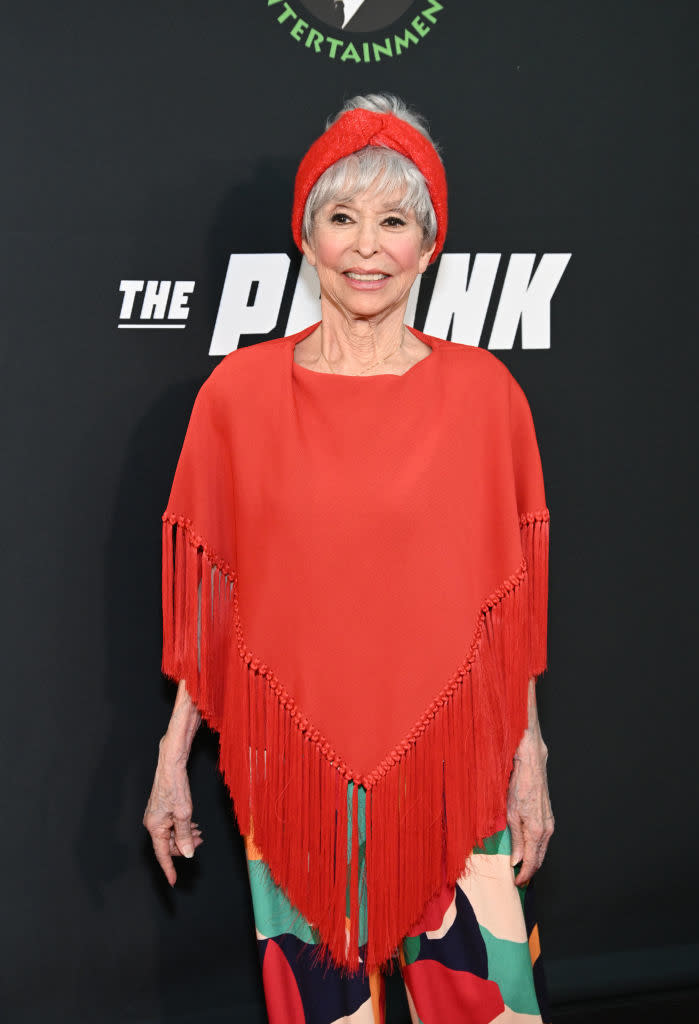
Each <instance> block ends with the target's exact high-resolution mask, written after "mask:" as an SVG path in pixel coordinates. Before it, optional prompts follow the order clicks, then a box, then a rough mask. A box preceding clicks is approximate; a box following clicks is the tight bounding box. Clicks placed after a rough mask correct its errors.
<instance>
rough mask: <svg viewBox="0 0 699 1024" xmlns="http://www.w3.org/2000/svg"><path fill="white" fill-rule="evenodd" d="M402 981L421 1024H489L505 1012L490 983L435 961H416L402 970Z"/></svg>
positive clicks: (498, 994)
mask: <svg viewBox="0 0 699 1024" xmlns="http://www.w3.org/2000/svg"><path fill="white" fill-rule="evenodd" d="M403 978H404V979H405V984H406V986H407V989H408V991H409V992H410V995H411V997H412V1000H413V1003H414V1004H415V1009H416V1011H417V1014H418V1016H419V1018H420V1020H421V1021H422V1024H446V1022H447V1021H459V1020H463V1021H468V1022H469V1024H491V1022H492V1021H494V1020H496V1018H497V1017H498V1016H499V1015H500V1014H501V1013H502V1012H503V1011H504V1009H505V1003H504V1002H503V998H502V995H501V993H500V989H499V988H498V986H497V985H496V984H495V982H494V981H489V980H488V979H487V978H479V977H478V975H477V974H469V972H468V971H453V970H451V969H450V968H449V967H445V966H444V964H440V963H438V961H436V960H416V961H415V963H413V964H409V965H408V966H407V967H404V968H403Z"/></svg>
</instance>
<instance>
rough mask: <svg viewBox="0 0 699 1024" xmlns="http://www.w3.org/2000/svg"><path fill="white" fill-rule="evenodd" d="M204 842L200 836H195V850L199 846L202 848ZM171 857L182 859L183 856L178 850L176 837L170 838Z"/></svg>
mask: <svg viewBox="0 0 699 1024" xmlns="http://www.w3.org/2000/svg"><path fill="white" fill-rule="evenodd" d="M203 842H204V840H203V839H202V838H201V837H200V836H195V838H194V849H195V850H196V849H197V848H198V847H199V846H201V844H202V843H203ZM170 856H171V857H181V856H182V854H181V852H180V850H179V849H178V846H177V843H176V842H175V837H174V836H170Z"/></svg>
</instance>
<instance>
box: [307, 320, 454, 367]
mask: <svg viewBox="0 0 699 1024" xmlns="http://www.w3.org/2000/svg"><path fill="white" fill-rule="evenodd" d="M319 326H320V322H318V323H315V324H312V325H311V326H310V327H309V328H307V329H306V330H304V331H302V332H301V334H298V335H293V336H291V337H289V338H288V339H287V340H288V342H289V359H290V362H291V365H292V371H293V372H296V371H297V370H300V371H301V374H307V373H311V374H313V376H314V377H335V378H341V379H344V380H361V381H364V380H376V379H377V378H378V379H380V380H385V379H386V378H389V379H390V378H397V379H398V380H400V379H402V378H403V377H407V376H409V374H411V373H413V371H415V370H417V368H418V367H419V366H422V364H423V363H427V362H429V361H430V360H431V359H434V358H435V357H436V356H437V355H438V353H439V344H438V342H439V341H440V340H441V339H439V338H431V337H429V336H428V335H426V334H422V335H421V334H419V333H418V332H417V331H415V330H414V329H413V328H411V327H407V329H408V330H409V331H410V333H411V334H413V335H415V337H419V339H420V341H424V342H425V344H426V345H429V346H430V348H431V349H432V351H431V352H430V353H429V355H426V356H423V358H422V359H419V360H418V361H417V362H416V363H413V365H412V366H410V367H408V369H407V370H406V371H405V372H404V373H366V374H362V373H330V372H328V373H325V372H324V371H322V370H311V369H309V367H307V366H303V365H302V364H301V363H297V362H296V360H295V359H294V349H295V348H296V346H297V345H298V343H299V342H300V341H303V340H304V338H307V337H308V336H309V335H311V334H312V333H313V331H314V330H315V329H316V328H317V327H319ZM406 326H407V325H406Z"/></svg>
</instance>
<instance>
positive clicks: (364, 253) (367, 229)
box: [355, 217, 381, 259]
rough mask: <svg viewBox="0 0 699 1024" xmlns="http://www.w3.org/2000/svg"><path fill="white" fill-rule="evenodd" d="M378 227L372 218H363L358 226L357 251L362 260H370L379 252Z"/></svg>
mask: <svg viewBox="0 0 699 1024" xmlns="http://www.w3.org/2000/svg"><path fill="white" fill-rule="evenodd" d="M380 244H381V243H380V241H379V230H378V225H377V224H376V223H375V222H374V221H373V219H372V218H371V217H362V219H361V220H360V222H359V224H358V226H357V235H356V238H355V249H356V251H357V253H358V255H359V256H361V257H362V259H368V258H369V257H370V256H373V255H374V254H375V253H377V252H378V251H379V248H380Z"/></svg>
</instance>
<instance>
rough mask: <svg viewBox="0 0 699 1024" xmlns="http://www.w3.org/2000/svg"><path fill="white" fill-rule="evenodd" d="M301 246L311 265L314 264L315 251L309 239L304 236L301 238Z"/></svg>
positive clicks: (313, 265)
mask: <svg viewBox="0 0 699 1024" xmlns="http://www.w3.org/2000/svg"><path fill="white" fill-rule="evenodd" d="M301 248H302V249H303V255H304V256H305V257H306V259H307V260H308V262H309V263H310V264H311V266H312V267H315V265H316V251H315V249H314V248H313V246H312V245H311V243H310V242H309V241H307V240H306V239H305V238H302V239H301Z"/></svg>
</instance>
